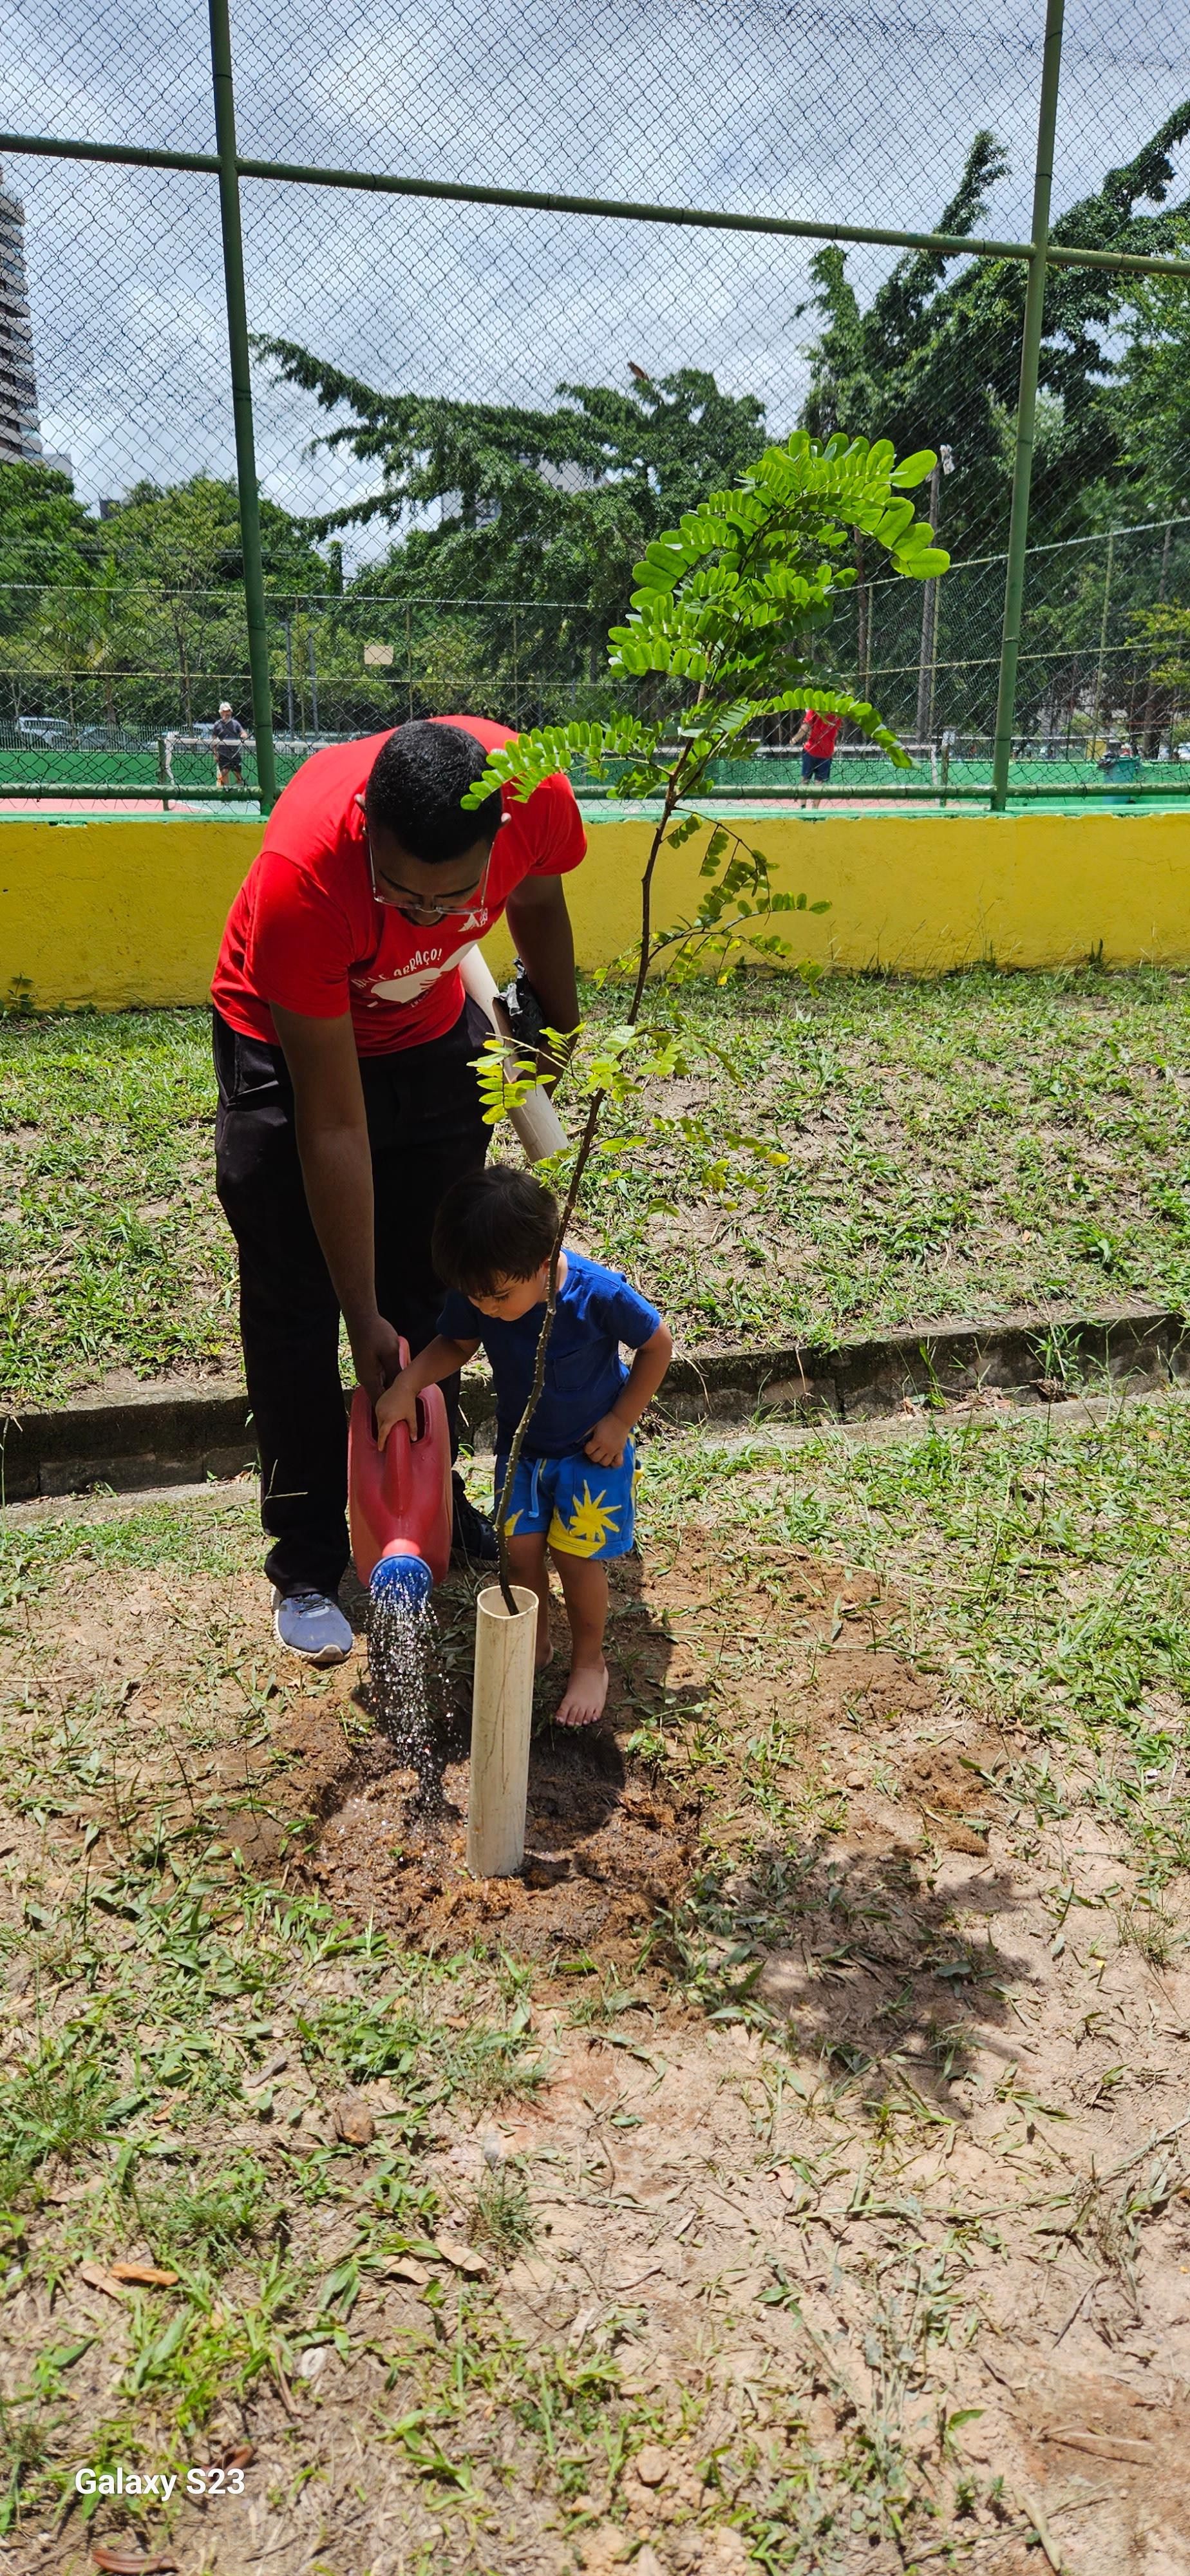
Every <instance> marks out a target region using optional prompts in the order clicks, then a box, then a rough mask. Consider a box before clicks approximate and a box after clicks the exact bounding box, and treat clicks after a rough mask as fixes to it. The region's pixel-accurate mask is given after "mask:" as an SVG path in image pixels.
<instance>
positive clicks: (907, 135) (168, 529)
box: [0, 0, 1190, 801]
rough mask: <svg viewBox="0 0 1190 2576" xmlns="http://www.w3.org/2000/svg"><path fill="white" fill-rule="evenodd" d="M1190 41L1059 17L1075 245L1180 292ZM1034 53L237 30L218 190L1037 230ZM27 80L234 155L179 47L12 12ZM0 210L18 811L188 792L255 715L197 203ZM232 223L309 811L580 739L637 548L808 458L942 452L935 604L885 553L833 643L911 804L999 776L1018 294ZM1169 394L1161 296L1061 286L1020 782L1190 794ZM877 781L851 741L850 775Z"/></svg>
mask: <svg viewBox="0 0 1190 2576" xmlns="http://www.w3.org/2000/svg"><path fill="white" fill-rule="evenodd" d="M1179 20H1180V12H1178V11H1177V10H1176V8H1175V6H1174V0H1157V5H1156V6H1155V7H1153V8H1148V7H1146V8H1145V9H1144V11H1143V12H1142V10H1141V8H1140V6H1139V5H1138V0H1074V5H1072V7H1071V8H1070V10H1069V12H1068V17H1067V24H1066V29H1065V35H1064V44H1063V58H1062V84H1061V92H1060V102H1059V115H1058V131H1057V144H1056V153H1055V180H1054V201H1053V219H1052V237H1053V239H1054V241H1055V242H1056V243H1058V244H1062V243H1064V242H1065V243H1067V244H1074V243H1078V244H1083V245H1085V244H1091V245H1094V246H1100V247H1104V248H1108V249H1114V250H1116V251H1119V252H1136V251H1144V252H1150V253H1153V252H1155V253H1174V254H1181V255H1190V221H1188V219H1187V215H1186V213H1185V212H1184V211H1183V209H1184V208H1185V207H1186V206H1187V204H1188V203H1190V163H1188V161H1187V150H1186V146H1185V145H1184V144H1183V141H1182V134H1183V129H1185V130H1186V131H1187V132H1188V133H1190V68H1188V67H1187V62H1186V56H1185V49H1184V42H1183V37H1184V29H1183V27H1182V26H1181V25H1180V23H1179ZM1042 34H1043V26H1042V13H1041V9H1040V7H1039V6H1038V5H1037V0H1034V5H1033V7H1032V8H1031V9H1030V10H1029V11H1028V12H1027V13H1026V15H1025V17H1024V19H1022V17H1021V15H1020V13H1019V12H1017V11H1014V10H1011V9H1009V7H1008V6H1007V5H1006V0H988V5H984V6H976V5H974V0H962V5H958V0H947V5H943V6H941V7H932V8H931V9H930V10H929V11H928V12H927V11H926V10H925V9H924V7H921V6H920V5H918V6H914V5H911V0H898V5H897V6H895V7H887V8H885V9H883V10H882V11H881V12H879V13H873V12H872V11H870V10H866V11H859V10H850V9H847V10H843V9H840V10H837V11H835V12H834V13H830V14H824V13H822V12H821V11H817V10H814V9H812V8H811V7H810V6H809V5H808V0H793V5H778V0H631V5H629V0H605V5H598V0H584V5H582V6H575V7H573V8H571V9H569V10H565V11H562V10H559V9H558V8H557V7H556V5H555V4H554V0H549V5H546V0H528V5H517V6H516V7H514V6H513V5H512V0H448V5H444V6H443V7H441V8H439V9H437V10H435V11H434V12H432V13H427V12H426V11H425V10H424V9H420V8H419V9H415V8H413V7H412V6H411V5H408V0H399V5H396V6H393V7H390V8H388V9H386V10H384V11H381V10H379V9H377V8H375V7H364V6H352V7H348V6H345V7H342V8H340V9H339V10H337V11H336V12H335V13H334V14H333V17H332V19H330V20H328V18H327V17H326V15H325V13H314V12H303V11H302V9H301V7H300V5H299V6H298V7H297V8H294V7H292V6H291V7H290V8H288V9H287V10H285V11H281V10H279V9H278V8H277V7H276V6H275V0H274V5H273V6H272V7H269V6H266V5H262V4H261V0H247V4H246V5H245V0H241V5H237V7H236V9H235V14H234V20H233V39H234V51H235V68H236V110H237V120H238V140H239V150H240V153H241V155H242V156H244V157H250V158H257V159H265V160H276V161H285V162H288V163H299V164H303V165H311V166H315V167H320V168H334V169H354V170H358V171H370V172H375V173H382V174H383V173H388V174H394V173H395V174H404V175H406V176H411V177H414V178H423V179H432V180H434V181H438V182H448V183H452V182H457V183H465V184H468V185H471V186H478V187H485V186H488V187H501V188H526V189H534V190H549V191H557V192H565V193H569V194H573V195H588V196H591V197H600V198H608V197H614V198H616V199H618V200H644V201H648V202H663V203H667V204H671V205H687V206H692V207H699V206H701V207H704V208H720V209H723V210H724V211H726V212H728V213H737V214H742V215H747V216H756V215H764V214H770V215H794V216H797V217H799V218H801V219H804V220H806V221H810V222H820V223H830V222H835V221H838V222H843V223H849V224H854V225H858V226H861V227H868V228H883V229H912V230H915V231H918V230H920V231H933V230H938V229H941V230H944V231H946V232H948V233H951V234H963V235H966V234H971V235H974V236H976V237H978V238H981V239H985V238H986V239H994V240H1009V241H1027V240H1028V238H1029V234H1030V224H1031V214H1030V209H1031V199H1032V188H1033V160H1034V151H1035V143H1036V129H1037V113H1038V95H1039V83H1040V75H1041V56H1042ZM0 60H2V61H3V64H4V80H5V91H6V97H7V100H8V103H9V104H8V111H7V114H8V121H9V124H10V128H11V130H12V131H13V132H14V133H18V134H25V135H28V136H34V135H39V136H56V137H58V138H61V139H62V140H68V139H70V138H83V139H90V140H93V141H99V142H103V143H109V144H132V145H136V146H138V147H142V148H143V147H149V148H157V149H163V150H181V151H189V152H199V153H210V152H212V151H213V149H214V141H215V136H214V117H213V109H212V92H211V75H210V57H209V50H208V30H207V18H206V12H205V10H204V9H196V8H192V7H190V6H183V7H182V8H181V9H180V10H179V9H177V8H171V9H170V10H168V11H167V10H166V9H165V8H164V7H163V6H159V5H148V6H145V5H138V7H137V8H136V10H135V11H133V10H132V9H131V8H130V7H128V6H127V5H125V0H118V5H117V0H108V5H107V6H105V7H103V8H101V9H98V10H96V9H95V8H93V7H87V8H84V6H83V5H82V0H67V5H66V6H65V7H64V8H63V7H59V6H55V7H54V8H51V7H50V6H49V0H15V5H10V8H9V10H8V11H7V12H6V13H5V17H4V25H3V33H2V35H0ZM3 185H4V188H5V191H6V198H5V202H4V204H3V205H0V279H3V281H4V284H3V287H2V289H0V330H2V331H3V333H4V334H5V335H6V337H5V338H4V340H3V344H2V345H0V585H2V587H0V647H2V650H0V787H5V788H7V789H9V790H10V791H13V793H14V794H15V792H16V791H18V790H27V791H28V792H30V793H31V792H33V791H34V790H35V789H36V788H37V787H38V786H39V785H42V786H44V785H46V784H53V785H56V786H58V787H59V788H61V789H63V790H68V789H70V788H71V787H79V788H82V787H86V786H91V787H100V786H101V787H103V788H105V789H107V790H108V791H109V792H110V793H111V794H112V795H113V796H118V795H119V792H120V790H121V788H126V789H127V790H129V791H132V790H140V791H141V792H142V793H148V792H151V791H153V790H154V789H156V788H164V790H165V791H166V793H167V794H171V793H172V792H173V791H177V793H178V794H179V795H181V794H184V792H185V791H186V790H187V789H189V790H191V791H192V792H197V791H198V790H199V789H200V788H204V787H205V788H206V789H208V790H212V789H213V786H214V778H215V768H214V759H213V753H212V745H211V737H210V734H209V730H208V729H209V727H210V726H211V725H212V723H213V722H214V721H215V720H216V718H217V716H218V712H219V707H220V704H221V701H223V700H227V701H229V702H230V704H231V706H232V708H233V711H234V713H235V714H236V715H237V717H239V718H241V719H242V720H243V721H244V723H245V725H250V722H251V697H250V690H249V682H248V655H247V624H246V616H245V604H244V586H243V560H242V553H241V540H240V531H239V524H238V513H237V499H236V489H235V464H234V446H233V437H232V409H231V400H230V392H229V378H228V358H227V319H226V308H225V301H224V281H223V267H222V251H221V239H220V225H219V206H218V194H217V186H216V181H215V179H214V177H213V176H211V175H209V174H207V173H201V172H186V171H177V170H170V169H159V168H135V167H127V166H113V165H96V164H93V163H87V162H85V161H81V160H78V159H71V158H69V157H65V156H64V157H61V158H41V157H34V156H33V155H31V154H28V153H18V152H11V151H10V152H9V153H8V155H7V156H6V158H5V162H4V171H3ZM241 204H242V219H243V228H244V242H245V260H246V271H247V298H248V318H249V323H250V327H251V329H252V332H253V335H254V339H255V344H256V371H255V388H254V403H255V424H256V445H257V459H258V468H259V479H260V488H261V494H262V545H263V555H264V565H265V580H266V589H267V592H268V610H269V645H270V666H271V678H272V694H273V720H274V725H275V729H276V735H277V749H278V774H279V776H280V777H281V778H282V779H283V778H284V777H285V776H286V775H287V774H288V772H289V770H290V769H291V768H292V766H293V765H294V764H295V763H296V762H297V761H298V760H299V759H300V758H301V757H303V756H304V754H305V752H306V751H307V750H308V749H309V747H310V745H311V744H312V743H313V742H314V741H316V740H322V739H325V738H327V737H328V736H334V735H336V734H342V733H347V732H355V731H361V730H370V729H372V728H374V727H378V726H381V725H383V724H386V723H388V722H391V721H394V720H395V719H396V718H397V717H398V716H400V715H404V714H407V713H410V712H412V713H422V712H447V711H449V710H451V709H452V708H455V707H461V706H469V707H471V708H473V709H474V710H475V711H476V712H481V713H484V714H491V715H496V716H500V717H502V718H504V719H505V720H506V721H508V722H509V723H513V724H520V723H525V722H529V721H534V720H538V719H540V718H542V717H548V716H554V715H558V714H563V713H569V712H571V711H574V710H577V711H579V712H587V711H595V710H596V709H597V708H598V707H599V706H600V705H601V704H602V703H603V702H604V698H605V695H606V683H605V681H604V680H603V678H602V645H603V639H604V637H605V635H606V630H607V626H608V623H609V622H610V621H611V620H612V619H613V618H614V617H615V616H617V615H618V614H619V613H620V612H621V610H622V608H623V605H624V602H625V598H626V595H627V590H628V587H629V580H630V571H631V565H632V562H633V560H634V559H635V557H636V555H637V554H638V553H639V551H640V549H641V547H642V545H643V544H644V543H645V542H647V540H648V538H649V536H650V535H651V534H653V533H654V532H655V530H656V529H657V528H659V527H662V526H664V525H667V524H669V523H670V522H671V521H672V520H673V518H674V517H675V516H676V515H677V514H678V513H679V512H680V510H681V509H682V508H683V507H685V506H687V504H688V503H689V502H690V501H691V500H692V499H693V498H694V497H696V495H697V494H698V493H700V492H703V491H705V490H706V489H708V488H711V487H713V486H714V485H715V484H718V483H722V482H724V481H727V480H730V479H732V478H733V477H734V476H735V475H736V474H737V473H738V472H739V471H740V470H741V469H742V468H743V467H744V466H745V465H746V463H747V461H748V459H749V457H750V456H751V455H754V454H755V453H756V452H757V450H758V448H759V446H760V445H762V444H763V442H764V439H765V438H766V436H783V435H787V434H788V432H789V431H790V430H791V429H792V428H794V427H795V426H797V425H798V424H799V423H804V424H805V425H806V426H808V427H810V428H812V429H815V430H817V431H821V430H827V429H832V428H835V427H842V428H845V429H847V430H849V431H853V432H854V431H862V432H864V433H865V434H868V435H880V434H887V435H889V436H891V437H892V438H894V439H895V440H896V441H897V443H898V445H899V446H901V447H902V448H910V447H918V446H921V445H931V446H933V447H935V448H937V449H938V450H939V451H940V455H941V459H942V462H941V465H940V468H939V473H938V476H937V478H936V484H935V493H934V498H935V504H936V510H937V517H938V522H939V525H940V529H941V535H942V539H943V541H944V542H945V543H946V544H947V545H948V546H949V547H950V549H951V551H952V555H953V557H954V569H952V571H951V573H950V574H949V575H948V576H947V578H946V579H945V580H944V581H943V582H942V583H941V584H931V585H927V586H925V587H924V589H923V588H922V587H921V586H917V585H913V584H904V583H894V582H890V581H888V580H887V579H885V580H882V579H880V578H878V577H875V573H876V568H875V567H874V566H872V565H865V564H864V562H863V560H862V555H861V556H860V558H859V560H858V561H857V572H858V574H859V581H858V584H857V588H856V590H855V592H854V593H853V594H852V597H851V602H850V604H849V608H848V612H847V615H846V616H845V617H843V618H842V619H841V620H840V623H839V626H838V628H837V630H836V633H835V636H834V639H833V651H834V654H835V656H836V658H837V660H838V663H839V666H840V668H841V669H843V670H845V671H846V672H847V674H848V675H849V676H850V677H856V678H859V679H862V681H863V682H864V685H865V688H866V689H867V690H869V691H870V693H871V695H872V696H873V697H874V698H875V700H876V701H877V703H878V704H879V705H880V707H881V709H882V712H883V713H884V714H885V715H886V716H887V717H888V719H889V720H890V721H891V722H892V723H893V724H894V725H895V726H896V727H897V729H898V730H899V731H900V732H901V734H902V736H903V738H904V739H905V740H906V741H907V742H909V743H910V744H912V745H914V746H916V747H917V748H918V751H919V756H920V771H919V774H920V777H921V779H922V781H923V782H926V781H927V780H928V782H929V783H930V784H931V785H932V786H934V787H935V788H936V789H937V788H939V787H941V786H945V785H948V784H949V783H954V784H955V785H956V787H957V786H961V785H964V784H966V785H977V784H979V783H981V782H982V781H983V780H984V778H985V777H986V776H988V775H989V774H990V771H989V763H990V758H991V747H992V735H993V732H994V718H995V706H996V694H997V679H998V670H999V657H1000V640H1001V624H1002V617H1003V602H1004V578H1005V550H1006V546H1007V537H1008V520H1009V509H1010V501H1011V490H1012V473H1013V456H1014V415H1015V406H1016V401H1017V387H1018V378H1019V371H1020V356H1021V334H1022V323H1023V313H1024V298H1025V280H1026V263H1025V262H1024V261H1023V260H1016V261H1011V260H1005V259H996V258H991V257H988V258H972V257H966V256H962V257H950V258H945V257H943V256H942V255H940V254H936V253H933V252H930V251H922V252H917V253H915V252H913V251H905V250H897V249H896V248H892V247H888V246H880V245H877V244H860V245H854V246H851V247H849V248H847V249H842V248H835V247H832V246H830V245H824V244H822V243H816V242H815V241H813V240H805V239H795V238H790V237H788V236H784V237H778V236H773V235H761V234H751V233H747V232H732V231H716V230H708V229H704V228H700V227H697V226H695V225H693V224H683V225H674V224H662V223H652V224H646V223H641V222H631V221H627V220H620V219H615V220H612V219H608V218H606V217H599V216H596V215H591V214H580V213H570V214H568V213H562V212H558V211H544V210H528V209H524V208H517V207H508V206H492V205H477V204H459V203H451V202H444V201H442V200H426V199H418V198H411V197H401V196H391V195H383V194H378V193H367V192H364V191H359V190H351V189H348V188H344V187H331V186H323V185H313V184H301V185H298V184H294V183H292V182H288V181H284V180H281V179H279V178H264V177H252V176H244V177H243V178H242V180H241ZM22 263H23V269H22ZM26 311H27V320H26ZM30 332H31V337H30V336H28V335H29V333H30ZM1187 383H1190V296H1188V291H1187V288H1186V286H1185V285H1184V284H1182V283H1171V282H1167V281H1158V280H1154V279H1146V278H1141V277H1130V276H1127V275H1125V274H1124V273H1122V272H1114V273H1113V272H1104V271H1096V272H1088V271H1086V270H1065V269H1057V268H1055V269H1053V270H1051V272H1050V277H1049V283H1048V287H1047V295H1046V306H1045V331H1044V338H1043V346H1042V358H1041V374H1040V397H1039V410H1038V423H1037V440H1036V450H1035V464H1034V477H1033V498H1032V513H1031V521H1030V538H1031V546H1030V553H1029V559H1028V578H1027V585H1026V594H1025V601H1026V605H1025V624H1024V633H1023V640H1022V650H1021V661H1020V672H1019V681H1018V691H1017V702H1016V720H1015V733H1014V770H1013V777H1014V781H1015V782H1016V783H1019V784H1022V785H1024V784H1032V785H1034V786H1037V785H1042V786H1053V787H1055V788H1056V787H1058V786H1059V785H1064V786H1069V787H1073V786H1080V787H1081V786H1085V785H1098V786H1100V787H1103V786H1108V787H1112V788H1115V787H1118V786H1123V785H1132V786H1146V785H1149V786H1151V785H1153V784H1161V785H1165V786H1168V788H1169V790H1170V792H1171V793H1172V792H1174V791H1176V789H1177V788H1178V787H1180V786H1181V785H1182V784H1184V783H1190V764H1187V763H1183V762H1181V761H1180V760H1179V758H1178V753H1179V751H1180V749H1181V747H1182V743H1183V740H1190V637H1187V635H1186V634H1185V633H1184V631H1183V629H1184V626H1185V625H1186V624H1187V623H1190V606H1188V605H1187V572H1188V569H1190V526H1187V524H1186V521H1187V518H1188V517H1190V400H1188V398H1187V394H1186V386H1187ZM5 405H7V410H5V408H4V406H5ZM328 441H329V443H328ZM55 460H58V461H59V462H55ZM61 460H64V461H65V462H64V464H62V462H61ZM789 730H790V729H789V728H786V731H787V732H788V731H789ZM756 749H757V761H756V780H757V782H758V783H763V784H764V785H765V786H766V787H772V788H779V787H780V786H781V785H782V784H783V783H784V780H785V772H786V769H787V766H788V764H787V763H786V762H785V760H783V758H782V751H783V749H784V746H783V744H782V743H781V742H780V741H779V740H776V739H774V740H772V741H770V742H768V743H764V744H761V743H758V744H757V747H756ZM1150 764H1151V774H1150ZM237 774H238V775H242V777H243V780H244V788H245V792H246V793H247V792H249V791H251V790H252V789H253V788H254V785H255V767H254V756H253V751H252V747H251V745H249V746H248V748H247V750H246V752H245V753H244V755H243V757H242V770H241V772H240V773H237ZM879 774H880V777H881V778H882V779H883V778H884V777H885V776H886V775H887V773H886V772H885V771H883V770H881V771H880V773H879ZM875 775H876V763H875V761H874V756H873V755H870V754H867V753H865V752H862V751H861V750H860V749H859V748H858V746H854V747H848V746H847V745H846V744H843V745H841V746H840V752H839V756H838V766H837V769H836V773H835V782H834V783H835V784H836V785H843V786H847V785H852V786H860V785H870V784H871V783H872V782H873V779H874V777H875ZM232 783H233V786H234V784H235V779H234V777H233V782H232ZM735 783H742V782H738V781H737V782H735ZM10 801H11V800H10Z"/></svg>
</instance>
